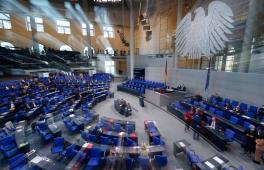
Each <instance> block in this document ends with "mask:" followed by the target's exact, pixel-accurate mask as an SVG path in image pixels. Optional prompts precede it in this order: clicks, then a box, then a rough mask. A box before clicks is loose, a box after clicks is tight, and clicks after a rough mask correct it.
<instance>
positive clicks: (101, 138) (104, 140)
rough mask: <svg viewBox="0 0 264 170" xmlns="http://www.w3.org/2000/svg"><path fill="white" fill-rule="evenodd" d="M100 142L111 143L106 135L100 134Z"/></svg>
mask: <svg viewBox="0 0 264 170" xmlns="http://www.w3.org/2000/svg"><path fill="white" fill-rule="evenodd" d="M100 142H101V144H105V145H109V144H111V139H110V138H108V137H104V136H100Z"/></svg>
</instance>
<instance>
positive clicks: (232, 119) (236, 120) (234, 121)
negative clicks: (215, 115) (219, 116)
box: [229, 116, 239, 125]
mask: <svg viewBox="0 0 264 170" xmlns="http://www.w3.org/2000/svg"><path fill="white" fill-rule="evenodd" d="M229 121H230V122H231V123H232V124H234V125H236V124H237V123H238V121H239V119H238V118H237V117H235V116H231V117H230V119H229Z"/></svg>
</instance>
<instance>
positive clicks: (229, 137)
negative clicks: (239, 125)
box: [225, 129, 235, 142]
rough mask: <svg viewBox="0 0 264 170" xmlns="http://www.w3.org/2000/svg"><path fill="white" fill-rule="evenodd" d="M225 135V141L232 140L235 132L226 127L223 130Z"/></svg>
mask: <svg viewBox="0 0 264 170" xmlns="http://www.w3.org/2000/svg"><path fill="white" fill-rule="evenodd" d="M225 137H226V139H227V142H232V141H233V140H234V138H235V132H234V131H232V130H230V129H226V130H225Z"/></svg>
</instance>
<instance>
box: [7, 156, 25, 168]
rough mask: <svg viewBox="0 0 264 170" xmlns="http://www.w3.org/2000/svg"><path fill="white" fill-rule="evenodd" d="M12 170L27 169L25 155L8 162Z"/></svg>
mask: <svg viewBox="0 0 264 170" xmlns="http://www.w3.org/2000/svg"><path fill="white" fill-rule="evenodd" d="M8 163H9V169H10V170H23V169H27V159H26V157H25V154H24V153H21V154H18V155H16V156H14V157H12V158H10V159H9V160H8Z"/></svg>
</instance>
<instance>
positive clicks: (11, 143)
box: [0, 135, 18, 158]
mask: <svg viewBox="0 0 264 170" xmlns="http://www.w3.org/2000/svg"><path fill="white" fill-rule="evenodd" d="M0 150H1V151H2V152H3V154H4V156H5V157H7V158H10V157H12V156H14V155H15V154H17V153H18V148H17V144H16V141H15V137H14V136H13V135H11V136H8V137H5V138H4V139H2V140H1V141H0Z"/></svg>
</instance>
